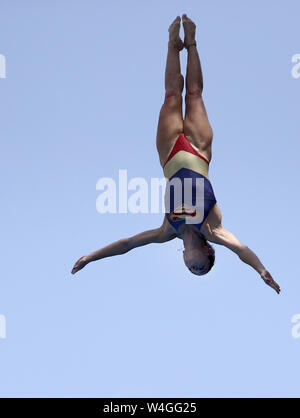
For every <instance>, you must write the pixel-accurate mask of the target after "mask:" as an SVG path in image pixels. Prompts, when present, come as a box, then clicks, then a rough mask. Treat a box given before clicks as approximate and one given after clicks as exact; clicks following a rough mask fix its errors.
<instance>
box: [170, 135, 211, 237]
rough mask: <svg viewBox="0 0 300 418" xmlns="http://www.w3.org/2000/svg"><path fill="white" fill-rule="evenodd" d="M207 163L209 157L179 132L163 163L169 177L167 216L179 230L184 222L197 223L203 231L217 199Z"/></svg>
mask: <svg viewBox="0 0 300 418" xmlns="http://www.w3.org/2000/svg"><path fill="white" fill-rule="evenodd" d="M208 165H209V162H208V161H207V159H206V158H204V157H203V156H202V155H200V154H199V153H198V151H196V150H195V148H194V147H193V146H192V145H191V143H190V142H189V140H188V139H187V138H186V136H185V135H184V134H180V135H179V137H178V138H177V140H176V142H175V145H174V147H173V149H172V151H171V153H170V155H169V157H168V158H167V161H166V162H165V164H164V167H163V170H164V175H165V177H166V179H167V187H166V195H165V206H166V217H167V219H168V221H169V223H170V224H171V225H172V226H173V227H174V228H175V229H176V230H177V232H178V229H179V227H180V226H181V225H182V224H184V223H188V224H194V225H195V226H196V227H197V229H198V230H199V231H200V229H201V226H202V225H203V223H204V221H205V219H206V218H207V216H208V214H209V212H210V210H211V209H212V208H213V206H214V205H215V204H216V202H217V201H216V198H215V195H214V191H213V188H212V185H211V183H210V181H209V178H208Z"/></svg>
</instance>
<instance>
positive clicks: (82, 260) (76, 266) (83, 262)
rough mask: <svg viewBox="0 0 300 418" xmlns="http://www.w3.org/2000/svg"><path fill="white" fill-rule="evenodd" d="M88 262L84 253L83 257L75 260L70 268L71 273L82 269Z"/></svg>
mask: <svg viewBox="0 0 300 418" xmlns="http://www.w3.org/2000/svg"><path fill="white" fill-rule="evenodd" d="M88 263H89V260H88V257H87V256H86V255H84V256H83V257H80V258H79V260H77V261H76V263H75V264H74V267H73V268H72V271H71V273H72V274H75V273H77V271H79V270H81V269H83V267H85V266H86V265H87V264H88Z"/></svg>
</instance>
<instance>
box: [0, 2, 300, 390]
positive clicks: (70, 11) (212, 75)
mask: <svg viewBox="0 0 300 418" xmlns="http://www.w3.org/2000/svg"><path fill="white" fill-rule="evenodd" d="M0 10H1V25H0V35H1V36H0V39H1V43H0V54H3V55H4V56H5V57H6V76H7V78H5V79H0V92H1V94H0V112H1V125H0V126H1V127H0V133H1V166H0V170H1V177H0V179H1V180H0V181H1V192H2V200H1V209H0V210H1V219H2V227H1V237H2V239H1V254H2V265H1V291H0V314H1V315H5V317H6V325H7V338H6V339H0V396H24V397H28V396H38V397H39V396H46V397H47V396H70V397H77V396H83V397H90V396H98V397H109V396H120V397H134V396H145V397H147V396H149V397H150V396H162V397H164V396H169V397H176V396H181V397H186V396H195V397H202V396H205V397H206V396H207V397H216V396H222V397H230V396H236V397H240V396H246V397H248V396H270V397H273V396H274V397H276V396H294V397H298V396H299V395H300V387H299V380H300V379H299V378H300V339H294V338H292V335H291V330H292V323H291V318H292V316H293V315H294V314H297V313H300V301H299V294H300V283H299V263H298V259H299V255H298V249H299V243H298V235H297V233H298V229H299V228H298V222H297V209H298V207H299V193H298V190H299V187H298V181H299V174H298V173H299V171H298V170H299V168H298V167H299V151H300V146H299V101H300V79H295V78H293V77H292V76H291V69H292V67H293V64H292V62H291V60H292V56H293V55H294V54H297V53H298V54H299V53H300V44H299V21H298V20H299V19H298V16H299V12H300V5H299V2H297V1H292V0H288V1H285V2H284V1H279V0H278V1H271V0H265V1H264V2H261V1H257V0H254V1H251V2H250V1H248V2H238V1H236V0H235V1H233V0H229V1H227V2H223V1H221V0H219V1H202V2H199V1H187V2H185V3H184V6H183V2H182V1H177V0H174V1H169V0H168V1H164V2H161V1H148V2H145V1H136V0H135V1H127V2H124V1H115V0H112V1H110V2H104V1H91V0H89V1H72V2H71V1H67V0H64V1H51V2H50V1H47V2H38V1H32V0H31V1H27V2H22V1H16V0H14V1H3V2H2V3H1V7H0ZM182 13H187V14H188V15H190V16H191V17H192V18H193V19H194V20H195V22H196V23H197V25H198V27H197V42H198V48H199V53H200V56H201V61H202V66H203V72H204V82H205V88H204V99H205V103H206V107H207V111H208V115H209V118H210V120H211V124H212V126H213V129H214V144H213V160H212V163H211V166H210V178H211V181H212V184H213V186H214V190H215V194H216V197H217V200H218V203H219V206H220V207H221V209H222V212H223V224H224V226H225V227H226V228H227V229H229V230H231V231H232V232H233V233H235V234H236V235H237V236H238V237H239V238H240V240H241V241H242V242H244V243H245V244H246V245H248V246H249V247H250V248H252V249H253V250H254V251H255V252H257V254H258V255H259V257H260V258H261V260H262V262H263V263H264V264H265V266H266V267H267V268H268V269H269V270H270V272H271V273H272V274H273V276H274V278H275V279H276V280H277V281H278V282H279V284H280V285H281V287H282V294H281V295H280V296H278V295H277V294H276V293H275V292H274V291H272V290H271V289H270V288H268V287H267V286H265V285H264V283H263V282H262V281H261V279H260V277H259V276H258V275H257V273H255V272H254V271H252V270H251V269H250V267H248V266H246V265H244V264H242V263H241V262H240V260H239V259H238V258H237V257H236V256H235V255H234V254H232V253H230V252H229V251H228V250H226V249H223V248H221V247H217V248H216V264H215V267H214V269H213V270H212V271H211V272H210V273H209V274H208V275H207V276H206V277H205V278H196V276H195V277H194V276H192V275H191V274H190V273H189V272H188V271H187V270H186V268H185V266H184V264H183V262H182V255H181V252H180V251H178V249H180V248H182V243H181V241H179V240H174V241H172V242H169V243H167V244H165V245H155V244H153V245H151V246H148V247H144V248H139V249H136V250H134V251H132V252H131V253H129V254H127V255H124V256H120V257H118V258H111V259H105V260H102V261H98V262H97V263H94V264H91V265H89V266H88V267H87V268H86V269H85V270H83V271H82V272H80V273H79V274H78V275H77V276H75V277H73V276H71V274H70V270H71V268H72V266H73V264H74V262H75V261H76V260H77V259H78V258H79V257H80V256H81V255H83V254H86V253H88V252H90V251H92V250H95V249H97V248H99V247H101V246H103V245H105V244H107V243H109V242H111V241H114V240H116V239H119V238H121V237H126V236H130V235H133V234H135V233H137V232H140V231H142V230H145V229H150V228H154V227H156V226H158V225H159V224H160V222H161V221H162V216H161V215H156V214H138V215H133V214H119V215H118V214H116V215H112V214H106V215H100V214H99V213H98V212H97V211H96V198H97V196H98V194H99V192H98V191H96V183H97V180H98V179H99V178H100V177H112V178H117V176H118V170H119V169H127V170H128V176H129V178H132V177H136V176H137V177H144V178H146V179H150V178H151V177H161V176H162V171H161V168H160V165H159V160H158V156H157V154H156V148H155V136H156V127H157V119H158V114H159V110H160V106H161V104H162V101H163V96H164V66H165V59H166V52H167V40H168V31H167V29H168V26H169V24H170V22H171V21H172V20H173V19H174V18H175V17H176V16H177V15H178V14H179V15H181V14H182ZM181 62H182V72H183V74H185V68H186V52H185V51H184V52H183V53H182V54H181Z"/></svg>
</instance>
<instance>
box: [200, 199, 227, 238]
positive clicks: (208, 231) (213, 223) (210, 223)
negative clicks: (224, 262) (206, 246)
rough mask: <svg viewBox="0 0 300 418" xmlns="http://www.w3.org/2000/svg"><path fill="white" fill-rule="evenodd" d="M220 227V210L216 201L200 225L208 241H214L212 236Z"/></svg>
mask: <svg viewBox="0 0 300 418" xmlns="http://www.w3.org/2000/svg"><path fill="white" fill-rule="evenodd" d="M221 229H222V212H221V210H220V208H219V206H218V204H217V203H216V204H215V205H214V206H213V207H212V208H211V210H210V212H209V214H208V216H207V218H206V219H205V222H204V223H203V225H202V227H201V233H202V234H203V235H204V237H205V238H206V239H207V240H208V241H212V242H213V241H214V236H215V235H216V234H217V233H218V231H220V230H221Z"/></svg>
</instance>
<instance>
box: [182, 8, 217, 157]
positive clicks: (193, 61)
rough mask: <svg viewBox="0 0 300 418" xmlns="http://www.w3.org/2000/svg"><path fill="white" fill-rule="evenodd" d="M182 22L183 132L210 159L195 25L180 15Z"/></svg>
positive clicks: (207, 126)
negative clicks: (184, 64) (184, 58)
mask: <svg viewBox="0 0 300 418" xmlns="http://www.w3.org/2000/svg"><path fill="white" fill-rule="evenodd" d="M182 22H183V26H184V33H185V38H184V44H185V47H186V48H187V51H188V61H187V71H186V96H185V104H186V108H185V119H184V128H183V129H184V134H185V136H186V137H187V138H188V139H189V140H190V142H191V143H192V144H193V145H194V146H196V147H197V149H198V150H199V152H200V153H201V154H202V155H203V156H204V157H206V158H207V159H208V160H209V161H210V160H211V144H212V138H213V132H212V128H211V126H210V123H209V120H208V117H207V113H206V109H205V105H204V102H203V99H202V90H203V76H202V68H201V63H200V59H199V55H198V51H197V47H196V41H195V32H196V25H195V24H194V22H192V21H191V19H189V18H188V17H187V16H186V15H183V16H182Z"/></svg>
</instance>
